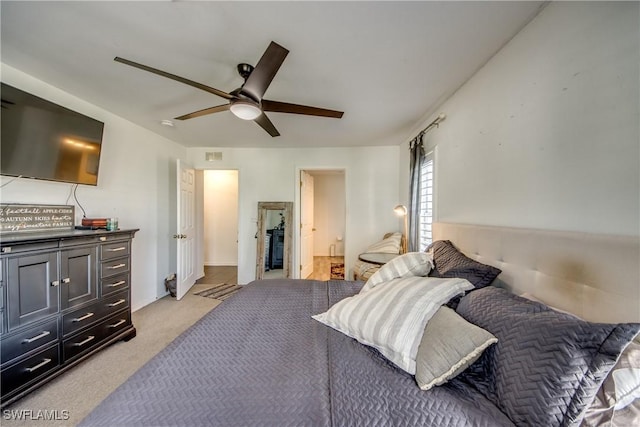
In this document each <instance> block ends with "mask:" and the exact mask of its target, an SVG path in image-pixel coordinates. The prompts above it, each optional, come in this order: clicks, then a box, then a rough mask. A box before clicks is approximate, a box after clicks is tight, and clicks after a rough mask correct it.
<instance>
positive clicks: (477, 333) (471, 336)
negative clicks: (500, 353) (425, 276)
mask: <svg viewBox="0 0 640 427" xmlns="http://www.w3.org/2000/svg"><path fill="white" fill-rule="evenodd" d="M496 342H498V338H496V337H495V336H493V335H492V334H491V333H490V332H488V331H485V330H484V329H482V328H481V327H479V326H476V325H474V324H473V323H470V322H467V321H466V320H465V319H464V318H463V317H462V316H460V315H459V314H458V313H456V312H455V311H453V310H452V309H450V308H449V307H440V308H439V309H438V311H437V312H436V313H435V314H434V315H433V317H432V318H431V320H429V323H427V326H426V327H425V328H424V334H423V335H422V340H421V341H420V346H419V347H418V354H417V355H416V382H417V383H418V386H420V388H421V389H422V390H429V389H431V388H432V387H434V386H438V385H441V384H444V383H446V382H447V381H449V380H450V379H452V378H454V377H456V376H457V375H458V374H460V373H461V372H462V371H464V370H465V369H467V368H468V367H469V366H470V365H471V364H472V363H473V362H475V361H476V360H478V358H479V357H480V356H481V355H482V353H483V352H484V350H485V349H486V348H487V347H489V346H490V345H491V344H495V343H496Z"/></svg>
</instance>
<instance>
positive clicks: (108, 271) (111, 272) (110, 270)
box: [100, 257, 129, 278]
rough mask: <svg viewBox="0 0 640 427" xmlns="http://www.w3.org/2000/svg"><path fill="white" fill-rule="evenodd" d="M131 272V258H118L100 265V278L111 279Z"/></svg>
mask: <svg viewBox="0 0 640 427" xmlns="http://www.w3.org/2000/svg"><path fill="white" fill-rule="evenodd" d="M127 271H129V258H128V257H127V258H117V259H114V260H110V261H103V262H102V263H100V277H102V278H105V277H111V276H115V275H116V274H121V273H125V272H127Z"/></svg>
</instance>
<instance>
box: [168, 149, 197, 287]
mask: <svg viewBox="0 0 640 427" xmlns="http://www.w3.org/2000/svg"><path fill="white" fill-rule="evenodd" d="M177 174H178V185H177V187H178V197H177V198H178V200H177V207H178V215H177V217H178V221H177V222H178V227H177V229H178V231H177V234H176V235H174V236H173V237H174V238H175V239H176V243H177V245H178V250H177V254H178V259H177V264H176V265H177V275H178V280H177V283H176V297H177V299H180V298H182V297H183V296H184V295H185V294H186V293H187V291H189V289H190V288H191V286H193V284H194V283H195V271H196V265H195V263H196V254H195V248H196V245H195V234H196V233H195V230H196V209H195V205H196V199H195V171H194V170H193V168H191V167H190V166H188V165H186V164H184V162H181V161H180V159H178V162H177Z"/></svg>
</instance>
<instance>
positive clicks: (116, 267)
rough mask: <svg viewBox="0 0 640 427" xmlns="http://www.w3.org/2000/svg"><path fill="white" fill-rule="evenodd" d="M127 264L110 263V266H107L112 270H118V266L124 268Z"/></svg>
mask: <svg viewBox="0 0 640 427" xmlns="http://www.w3.org/2000/svg"><path fill="white" fill-rule="evenodd" d="M126 266H127V264H125V263H121V264H116V265H110V266H109V267H107V268H108V269H110V270H117V269H118V268H122V267H126Z"/></svg>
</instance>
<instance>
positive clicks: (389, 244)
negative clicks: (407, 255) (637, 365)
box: [365, 233, 402, 254]
mask: <svg viewBox="0 0 640 427" xmlns="http://www.w3.org/2000/svg"><path fill="white" fill-rule="evenodd" d="M401 241H402V234H401V233H393V234H392V235H391V236H389V237H387V238H385V239H383V240H381V241H379V242H376V243H374V244H373V245H371V246H369V247H368V248H367V250H366V251H365V253H385V254H399V253H400V243H401Z"/></svg>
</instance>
